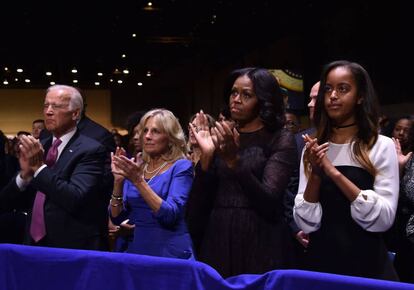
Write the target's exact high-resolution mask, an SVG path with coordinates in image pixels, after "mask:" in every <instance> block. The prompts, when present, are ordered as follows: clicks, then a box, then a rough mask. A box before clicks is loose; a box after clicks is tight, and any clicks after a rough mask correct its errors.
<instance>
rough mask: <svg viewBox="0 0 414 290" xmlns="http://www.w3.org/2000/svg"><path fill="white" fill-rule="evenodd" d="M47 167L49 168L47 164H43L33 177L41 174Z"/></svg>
mask: <svg viewBox="0 0 414 290" xmlns="http://www.w3.org/2000/svg"><path fill="white" fill-rule="evenodd" d="M45 167H47V165H46V164H43V165H42V166H40V167H39V168H38V169H37V170H36V171H35V173H34V175H33V177H36V176H37V175H38V174H39V173H40V171H42V170H43V168H45Z"/></svg>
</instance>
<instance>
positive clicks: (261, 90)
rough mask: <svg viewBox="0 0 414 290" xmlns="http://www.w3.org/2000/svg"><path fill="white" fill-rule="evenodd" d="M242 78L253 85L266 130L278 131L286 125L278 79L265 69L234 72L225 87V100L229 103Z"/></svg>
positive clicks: (245, 69) (243, 69)
mask: <svg viewBox="0 0 414 290" xmlns="http://www.w3.org/2000/svg"><path fill="white" fill-rule="evenodd" d="M241 76H247V77H248V78H249V79H250V80H251V81H252V83H253V90H254V93H255V94H256V96H257V99H258V103H259V117H260V119H261V120H262V122H263V124H264V126H265V128H266V129H268V130H270V131H276V130H278V129H281V128H283V126H284V123H285V115H284V109H285V108H284V103H283V97H282V92H281V90H280V86H279V83H278V81H277V80H276V78H275V77H274V76H273V75H272V74H271V73H270V72H269V71H268V70H267V69H264V68H256V67H249V68H242V69H237V70H234V71H232V72H231V73H230V76H229V78H228V80H227V82H226V84H225V87H224V100H225V103H226V104H227V108H228V106H229V105H228V103H229V96H230V94H231V90H232V87H233V84H234V82H235V81H236V79H238V78H239V77H241Z"/></svg>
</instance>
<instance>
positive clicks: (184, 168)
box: [111, 159, 194, 259]
mask: <svg viewBox="0 0 414 290" xmlns="http://www.w3.org/2000/svg"><path fill="white" fill-rule="evenodd" d="M147 182H148V181H147ZM192 183H193V167H192V164H191V162H190V161H189V160H185V159H180V160H177V161H176V162H175V163H174V164H173V165H172V166H171V167H170V168H168V169H167V170H166V171H165V172H163V173H161V174H159V175H157V176H155V177H154V178H152V179H151V180H150V181H149V185H150V187H151V188H152V190H153V191H154V192H155V193H157V194H158V196H159V197H161V198H162V200H163V201H162V203H161V207H160V209H159V210H158V212H157V213H154V212H153V211H152V210H151V209H150V207H149V206H148V205H147V203H146V202H145V201H144V199H143V198H142V197H141V194H140V192H139V191H138V190H137V188H136V187H135V186H134V185H133V184H132V183H131V182H130V181H129V180H125V183H124V189H123V192H124V205H125V207H124V209H123V211H122V212H121V214H120V215H118V216H117V217H116V218H113V217H111V219H112V221H113V222H114V223H115V224H119V223H120V222H122V221H123V220H125V219H126V218H128V219H129V220H130V221H129V224H135V230H134V239H133V241H132V242H131V243H129V245H128V249H127V250H126V252H128V253H136V254H142V255H151V256H160V257H171V258H181V259H194V255H193V247H192V242H191V238H190V235H189V233H188V230H187V225H186V223H185V221H184V212H185V206H186V203H187V199H188V195H189V192H190V189H191V186H192Z"/></svg>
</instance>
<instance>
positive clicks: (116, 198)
mask: <svg viewBox="0 0 414 290" xmlns="http://www.w3.org/2000/svg"><path fill="white" fill-rule="evenodd" d="M111 198H112V199H115V200H122V199H123V197H122V195H114V194H112V195H111Z"/></svg>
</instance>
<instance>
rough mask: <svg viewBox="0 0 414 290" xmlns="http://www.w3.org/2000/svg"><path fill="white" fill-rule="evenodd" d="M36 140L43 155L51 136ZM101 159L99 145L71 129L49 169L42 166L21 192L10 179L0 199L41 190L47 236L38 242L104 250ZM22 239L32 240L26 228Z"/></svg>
mask: <svg viewBox="0 0 414 290" xmlns="http://www.w3.org/2000/svg"><path fill="white" fill-rule="evenodd" d="M42 143H43V147H44V148H45V154H47V151H48V150H49V148H50V146H51V143H52V137H49V138H48V139H46V140H45V142H42ZM105 158H106V150H105V148H104V147H103V146H102V145H101V144H99V143H98V142H97V141H95V140H93V139H91V138H88V137H86V136H83V135H81V134H79V132H76V133H75V135H74V136H73V137H72V138H71V139H70V141H69V143H68V144H67V145H66V147H65V148H64V149H63V151H62V153H61V155H60V157H59V159H58V160H57V162H56V164H55V165H54V166H53V167H52V168H49V167H46V168H44V169H43V170H42V171H41V172H40V173H39V174H38V175H37V176H36V177H35V178H33V180H32V181H31V183H30V186H29V187H28V188H27V189H26V190H25V191H23V192H20V191H19V189H18V187H17V184H16V180H15V178H14V179H13V180H12V181H11V182H10V183H9V184H8V185H7V186H6V187H5V189H4V190H3V191H2V192H1V193H0V202H9V203H12V202H13V201H14V200H15V197H17V196H19V195H22V194H23V195H25V196H26V198H29V199H32V200H33V199H34V196H35V194H36V191H37V190H40V191H42V192H43V193H44V194H45V195H46V200H45V206H44V210H45V211H44V214H45V223H46V232H47V235H46V237H45V238H44V240H42V245H45V246H50V247H63V248H77V249H96V250H98V249H105V248H106V246H107V224H108V216H107V205H108V199H107V196H106V195H105V194H103V193H102V179H103V176H104V163H105ZM28 225H30V222H29V223H28ZM28 228H29V227H28ZM26 243H28V244H32V243H33V241H32V239H31V238H30V235H29V233H28V231H27V239H26Z"/></svg>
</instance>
